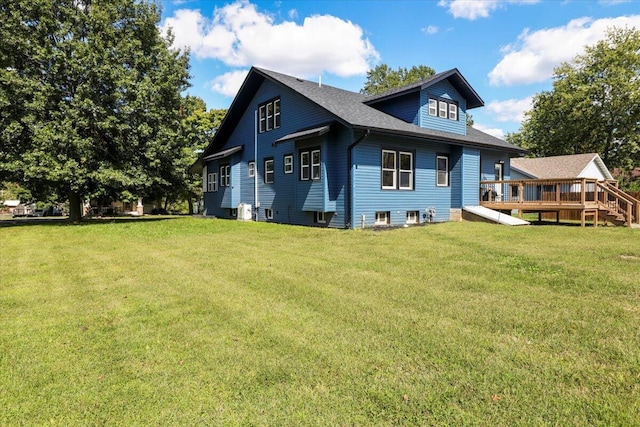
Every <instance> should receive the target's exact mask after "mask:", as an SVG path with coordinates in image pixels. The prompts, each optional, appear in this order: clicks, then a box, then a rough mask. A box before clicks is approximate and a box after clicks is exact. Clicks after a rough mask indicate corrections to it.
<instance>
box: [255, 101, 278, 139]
mask: <svg viewBox="0 0 640 427" xmlns="http://www.w3.org/2000/svg"><path fill="white" fill-rule="evenodd" d="M258 115H259V123H260V126H259V130H260V133H262V132H268V131H270V130H273V129H278V128H279V127H280V98H277V99H272V100H271V101H268V102H265V103H264V104H261V105H260V106H259V107H258Z"/></svg>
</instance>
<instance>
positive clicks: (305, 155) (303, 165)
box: [300, 151, 311, 181]
mask: <svg viewBox="0 0 640 427" xmlns="http://www.w3.org/2000/svg"><path fill="white" fill-rule="evenodd" d="M310 177H311V157H310V153H309V152H308V151H301V152H300V179H301V180H302V181H307V180H308V179H309V178H310Z"/></svg>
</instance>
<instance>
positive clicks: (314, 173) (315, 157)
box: [311, 150, 320, 180]
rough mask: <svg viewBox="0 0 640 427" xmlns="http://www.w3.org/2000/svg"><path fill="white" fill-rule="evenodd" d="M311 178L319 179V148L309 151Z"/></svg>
mask: <svg viewBox="0 0 640 427" xmlns="http://www.w3.org/2000/svg"><path fill="white" fill-rule="evenodd" d="M311 179H313V180H318V179H320V150H313V151H311Z"/></svg>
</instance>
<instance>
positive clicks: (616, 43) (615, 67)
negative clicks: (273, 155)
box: [0, 0, 640, 220]
mask: <svg viewBox="0 0 640 427" xmlns="http://www.w3.org/2000/svg"><path fill="white" fill-rule="evenodd" d="M0 16H3V20H2V22H0V40H2V43H0V143H1V144H0V182H12V183H19V186H20V187H21V188H23V191H26V192H30V194H31V196H32V197H33V198H35V199H38V200H45V199H55V200H68V201H69V214H70V219H71V220H79V219H80V218H81V216H82V211H81V203H82V201H83V200H87V199H89V198H94V199H98V200H126V199H133V198H137V197H145V198H148V199H149V198H150V199H152V200H159V199H164V201H165V207H166V204H167V203H168V202H169V201H170V200H187V201H188V202H189V210H190V211H192V206H191V203H192V201H193V200H195V199H197V198H198V197H199V195H200V192H201V181H200V179H201V178H200V177H199V176H192V175H190V174H189V173H188V172H187V170H188V167H189V166H190V165H191V164H193V162H194V161H195V160H196V159H197V156H198V154H199V153H200V152H202V150H204V148H205V147H206V146H207V145H208V144H209V142H210V141H211V139H212V137H213V135H214V133H215V130H216V129H217V128H218V127H219V126H220V123H221V122H222V119H223V118H224V115H225V113H226V110H209V111H207V109H206V105H205V103H204V101H203V100H202V99H200V98H198V97H194V96H183V95H182V94H183V93H184V91H185V90H186V89H187V88H188V87H189V78H190V76H189V52H188V51H181V50H178V49H174V48H172V47H171V46H172V40H173V36H172V34H171V33H169V34H168V35H167V36H163V35H162V34H161V33H160V31H159V29H158V26H157V24H158V23H159V21H160V9H159V6H158V4H156V3H155V2H152V1H145V0H109V1H106V0H104V1H98V0H58V1H56V2H52V1H50V0H28V1H27V0H19V1H15V2H2V3H0ZM434 74H435V71H434V70H433V69H432V68H430V67H427V66H423V65H421V66H414V67H412V68H410V69H407V68H402V67H400V68H398V69H396V70H394V69H392V68H390V67H389V66H388V65H386V64H381V65H378V66H377V67H375V68H373V69H371V70H370V71H369V72H368V74H367V79H366V83H365V85H364V87H363V89H362V92H363V93H366V94H371V95H373V94H379V93H382V92H385V91H387V90H391V89H393V88H396V87H400V86H403V85H406V84H409V83H413V82H417V81H420V80H423V79H426V78H429V77H431V76H433V75H434ZM467 117H468V124H469V125H472V124H473V119H472V118H471V116H470V115H467ZM507 140H509V141H510V142H513V143H515V144H517V145H520V146H522V147H524V148H527V149H529V150H530V153H531V155H535V156H549V155H558V154H572V153H581V152H592V151H593V152H597V153H599V154H600V155H601V156H602V158H603V159H604V161H605V163H607V165H608V166H609V167H610V168H620V169H621V170H630V169H631V168H632V167H634V166H638V165H639V164H640V149H639V144H640V32H638V31H637V30H633V29H612V30H611V31H609V32H608V33H607V37H606V39H604V40H603V41H601V42H599V43H597V44H596V45H595V46H591V47H587V49H586V52H585V54H583V55H580V56H578V57H576V59H575V60H574V61H572V62H570V63H566V64H562V65H561V66H560V67H558V68H557V69H556V71H555V75H554V83H553V90H551V91H545V92H542V93H539V94H538V95H536V96H535V97H534V102H533V108H532V109H531V111H529V112H528V113H527V116H526V120H525V121H524V122H523V124H522V127H521V129H520V130H519V131H518V132H515V133H512V134H509V135H507Z"/></svg>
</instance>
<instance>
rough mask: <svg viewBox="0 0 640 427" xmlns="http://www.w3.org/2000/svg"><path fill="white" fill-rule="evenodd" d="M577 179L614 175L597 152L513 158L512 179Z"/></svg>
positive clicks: (599, 179) (609, 177)
mask: <svg viewBox="0 0 640 427" xmlns="http://www.w3.org/2000/svg"><path fill="white" fill-rule="evenodd" d="M568 178H571V179H575V178H591V179H597V180H598V181H606V180H612V179H613V176H612V175H611V172H609V169H607V166H606V165H605V164H604V162H603V161H602V159H601V158H600V156H599V155H598V154H596V153H586V154H571V155H566V156H552V157H539V158H532V159H529V158H518V159H512V160H511V179H512V180H521V179H568Z"/></svg>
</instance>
